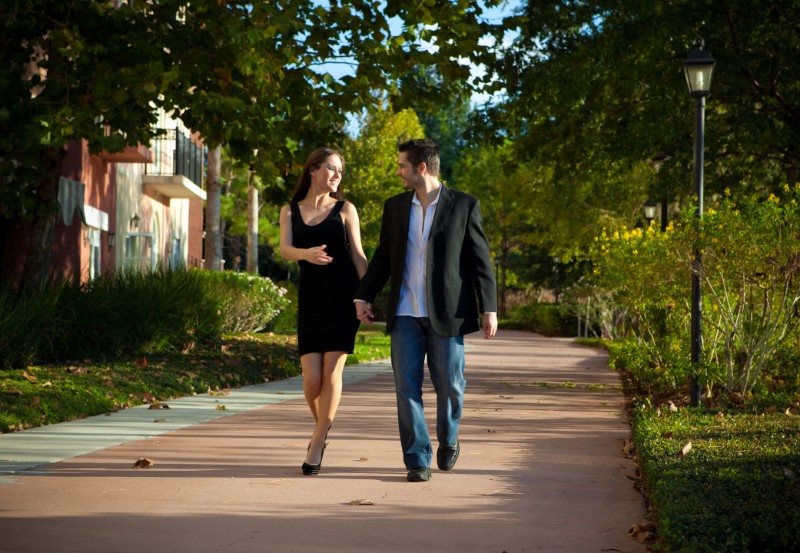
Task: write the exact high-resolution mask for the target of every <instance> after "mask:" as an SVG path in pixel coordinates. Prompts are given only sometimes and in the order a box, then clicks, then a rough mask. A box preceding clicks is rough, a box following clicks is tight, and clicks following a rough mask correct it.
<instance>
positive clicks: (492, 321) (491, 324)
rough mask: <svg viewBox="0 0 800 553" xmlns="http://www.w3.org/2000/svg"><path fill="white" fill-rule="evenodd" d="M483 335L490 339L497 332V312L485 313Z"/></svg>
mask: <svg viewBox="0 0 800 553" xmlns="http://www.w3.org/2000/svg"><path fill="white" fill-rule="evenodd" d="M482 326H483V337H484V338H486V339H487V340H490V339H491V338H492V337H493V336H494V335H495V334H496V333H497V313H484V314H483V325H482Z"/></svg>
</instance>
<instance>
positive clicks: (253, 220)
mask: <svg viewBox="0 0 800 553" xmlns="http://www.w3.org/2000/svg"><path fill="white" fill-rule="evenodd" d="M247 273H248V274H251V275H257V274H258V189H257V188H256V187H255V186H253V171H252V170H251V171H250V178H249V182H248V184H247Z"/></svg>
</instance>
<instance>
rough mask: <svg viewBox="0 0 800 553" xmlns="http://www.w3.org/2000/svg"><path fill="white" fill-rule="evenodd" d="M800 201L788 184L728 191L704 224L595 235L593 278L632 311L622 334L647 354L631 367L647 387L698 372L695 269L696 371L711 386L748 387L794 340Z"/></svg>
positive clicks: (799, 305)
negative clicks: (743, 193) (745, 193)
mask: <svg viewBox="0 0 800 553" xmlns="http://www.w3.org/2000/svg"><path fill="white" fill-rule="evenodd" d="M798 200H800V188H799V187H788V186H786V187H784V189H783V194H782V195H781V197H778V196H776V195H774V194H773V195H770V196H769V197H768V198H766V199H762V200H743V201H738V202H737V201H735V200H734V199H733V198H731V197H730V194H728V193H726V194H725V196H724V197H723V198H722V199H720V200H719V201H718V202H715V203H713V204H712V205H710V207H709V209H707V210H706V212H705V213H704V214H703V217H702V221H700V222H698V220H697V218H696V217H695V213H694V212H690V213H685V214H684V216H683V217H681V218H680V219H679V220H677V221H675V222H674V223H673V224H671V225H670V226H669V227H668V229H667V231H666V232H660V231H659V230H657V229H655V228H653V227H650V228H646V229H625V228H622V229H617V230H606V231H604V232H603V233H601V235H600V236H598V237H597V239H596V241H595V249H594V251H593V254H592V261H593V266H594V274H593V279H594V280H595V282H596V283H597V285H598V286H599V287H600V288H602V289H605V290H608V291H609V292H610V293H611V294H612V296H613V298H614V301H615V302H616V304H617V306H618V308H619V309H620V310H623V311H624V312H625V313H626V314H627V317H626V318H627V328H626V331H627V332H626V336H628V337H630V338H632V339H633V340H634V341H635V342H634V343H635V344H637V345H636V347H638V348H639V351H640V352H641V354H639V355H638V356H633V357H636V359H637V361H636V363H635V364H636V365H637V366H636V367H635V368H636V370H637V372H638V377H639V378H642V379H643V380H645V381H647V384H648V386H655V387H656V388H658V389H663V390H664V391H666V389H668V388H669V387H675V388H677V387H680V386H681V385H682V384H683V382H684V381H685V377H686V375H688V373H689V371H690V370H691V369H692V368H691V367H690V365H689V347H690V318H691V275H692V271H696V274H698V275H699V276H700V279H701V286H702V296H703V302H702V304H703V305H702V309H703V322H702V325H703V342H704V345H703V353H704V359H703V363H702V365H701V367H699V370H701V371H702V372H701V374H700V376H701V379H704V380H705V382H704V384H705V386H706V387H707V388H709V389H710V388H713V386H714V385H717V384H719V385H721V386H722V387H724V388H725V389H726V390H729V391H732V392H740V393H746V392H749V391H751V390H752V389H753V387H754V386H755V384H756V383H757V381H758V378H759V376H760V374H761V371H762V370H763V368H764V366H765V361H766V360H767V359H768V357H769V355H770V354H772V353H774V352H775V351H776V349H777V348H778V347H779V346H780V344H781V343H782V342H784V341H785V340H786V339H787V338H788V337H792V336H795V337H796V336H797V329H798V323H799V322H800V317H799V316H798V309H800V201H798ZM698 223H699V224H698ZM696 249H697V250H698V251H699V252H701V254H702V260H701V263H700V264H698V263H696V262H695V253H694V252H695V250H696Z"/></svg>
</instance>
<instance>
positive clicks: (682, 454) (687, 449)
mask: <svg viewBox="0 0 800 553" xmlns="http://www.w3.org/2000/svg"><path fill="white" fill-rule="evenodd" d="M691 450H692V442H686V445H685V446H683V448H681V450H680V451H679V452H678V457H686V454H687V453H689V452H690V451H691Z"/></svg>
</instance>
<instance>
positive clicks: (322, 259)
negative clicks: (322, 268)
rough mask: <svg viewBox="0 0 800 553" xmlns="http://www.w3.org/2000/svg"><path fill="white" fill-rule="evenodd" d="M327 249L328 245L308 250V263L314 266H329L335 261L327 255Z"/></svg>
mask: <svg viewBox="0 0 800 553" xmlns="http://www.w3.org/2000/svg"><path fill="white" fill-rule="evenodd" d="M327 247H328V246H327V244H322V245H321V246H315V247H313V248H308V249H307V250H306V261H308V262H309V263H313V264H314V265H328V264H329V263H331V262H332V261H333V258H332V257H331V256H329V255H328V254H327V253H325V248H327Z"/></svg>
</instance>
